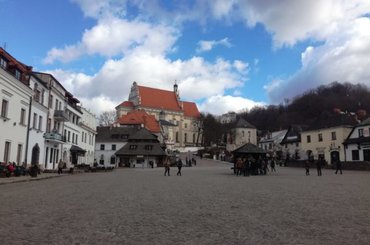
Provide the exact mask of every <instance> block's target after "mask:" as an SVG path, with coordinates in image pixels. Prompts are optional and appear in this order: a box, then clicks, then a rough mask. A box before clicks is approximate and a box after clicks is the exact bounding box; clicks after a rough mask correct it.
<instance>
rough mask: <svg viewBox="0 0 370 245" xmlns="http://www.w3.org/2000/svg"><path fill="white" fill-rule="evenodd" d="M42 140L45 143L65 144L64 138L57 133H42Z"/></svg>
mask: <svg viewBox="0 0 370 245" xmlns="http://www.w3.org/2000/svg"><path fill="white" fill-rule="evenodd" d="M44 138H45V140H47V141H50V142H53V143H57V144H62V143H64V142H65V139H64V137H63V136H62V135H61V134H59V133H44Z"/></svg>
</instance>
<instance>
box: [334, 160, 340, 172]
mask: <svg viewBox="0 0 370 245" xmlns="http://www.w3.org/2000/svg"><path fill="white" fill-rule="evenodd" d="M334 163H335V167H336V170H335V174H338V171H339V172H340V174H342V163H341V162H340V161H339V159H335V160H334Z"/></svg>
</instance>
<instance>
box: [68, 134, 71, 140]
mask: <svg viewBox="0 0 370 245" xmlns="http://www.w3.org/2000/svg"><path fill="white" fill-rule="evenodd" d="M68 142H71V131H68Z"/></svg>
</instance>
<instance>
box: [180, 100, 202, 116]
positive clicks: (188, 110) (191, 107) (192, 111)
mask: <svg viewBox="0 0 370 245" xmlns="http://www.w3.org/2000/svg"><path fill="white" fill-rule="evenodd" d="M183 106H184V115H185V116H186V117H196V118H199V117H200V113H199V111H198V107H197V105H196V104H195V103H193V102H187V101H184V102H183Z"/></svg>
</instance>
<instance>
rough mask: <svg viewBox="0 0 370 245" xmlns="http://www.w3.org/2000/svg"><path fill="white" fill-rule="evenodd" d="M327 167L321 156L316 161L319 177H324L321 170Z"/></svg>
mask: <svg viewBox="0 0 370 245" xmlns="http://www.w3.org/2000/svg"><path fill="white" fill-rule="evenodd" d="M324 165H325V160H324V157H323V156H319V159H318V160H317V161H316V168H317V176H322V172H321V169H322V167H323V166H324Z"/></svg>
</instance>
